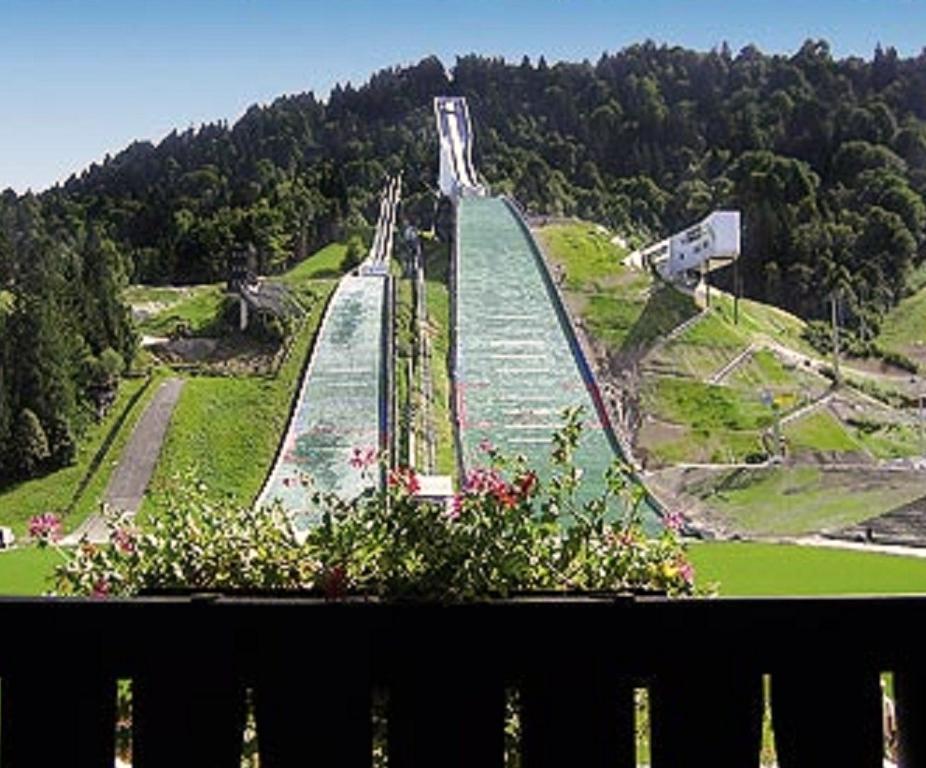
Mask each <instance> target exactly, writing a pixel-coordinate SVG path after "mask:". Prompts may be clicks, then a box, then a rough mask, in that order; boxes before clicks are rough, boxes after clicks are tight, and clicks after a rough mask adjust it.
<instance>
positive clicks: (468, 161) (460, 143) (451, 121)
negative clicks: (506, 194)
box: [434, 96, 486, 201]
mask: <svg viewBox="0 0 926 768" xmlns="http://www.w3.org/2000/svg"><path fill="white" fill-rule="evenodd" d="M434 117H435V119H436V120H437V129H438V133H439V134H440V177H439V183H440V191H441V194H443V195H446V196H447V197H449V198H450V199H451V200H454V201H456V200H457V199H459V198H460V197H470V196H474V195H478V196H482V195H484V194H485V193H486V191H485V187H483V186H482V185H481V184H480V183H479V181H478V178H477V176H476V171H475V170H474V169H473V158H472V136H473V132H472V125H471V123H470V120H469V109H468V108H467V106H466V99H464V98H463V97H462V96H438V97H437V98H436V99H434Z"/></svg>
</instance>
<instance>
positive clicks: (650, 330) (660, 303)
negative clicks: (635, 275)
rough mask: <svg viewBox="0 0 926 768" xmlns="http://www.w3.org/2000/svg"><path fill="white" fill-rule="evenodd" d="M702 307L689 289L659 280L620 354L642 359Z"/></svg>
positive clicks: (624, 356)
mask: <svg viewBox="0 0 926 768" xmlns="http://www.w3.org/2000/svg"><path fill="white" fill-rule="evenodd" d="M699 311H700V310H699V308H698V305H697V304H695V301H694V299H693V298H692V297H691V296H689V295H688V294H687V293H682V292H681V291H678V290H676V289H675V288H673V287H672V286H670V285H665V284H658V283H657V284H656V285H654V286H653V290H652V292H651V293H650V296H649V299H647V301H646V305H645V306H644V307H643V311H642V312H641V313H640V316H639V317H638V318H637V321H636V322H635V323H634V325H633V327H632V328H631V329H630V332H629V333H628V334H627V337H626V338H625V339H624V342H623V344H621V347H620V349H619V350H618V353H617V354H618V357H619V358H620V359H622V360H639V359H640V358H642V357H643V356H644V355H645V354H646V353H647V352H649V350H650V349H652V348H653V346H654V345H655V344H656V343H657V342H658V341H659V340H660V339H662V338H663V337H665V336H666V335H667V334H668V333H669V332H671V331H672V330H673V329H674V328H676V327H677V326H679V325H680V324H681V323H684V322H685V321H686V320H688V319H689V318H691V317H694V316H695V315H696V314H698V312H699Z"/></svg>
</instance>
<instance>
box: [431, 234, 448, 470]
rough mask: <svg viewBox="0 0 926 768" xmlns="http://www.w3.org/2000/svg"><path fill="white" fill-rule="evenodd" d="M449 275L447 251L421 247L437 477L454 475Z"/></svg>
mask: <svg viewBox="0 0 926 768" xmlns="http://www.w3.org/2000/svg"><path fill="white" fill-rule="evenodd" d="M449 271H450V253H449V247H448V246H447V245H444V244H440V243H433V244H430V243H425V280H426V282H427V287H426V293H427V311H428V323H427V325H428V328H429V331H430V333H431V387H432V390H433V393H434V402H433V404H432V408H431V414H432V416H433V419H434V429H435V437H436V440H437V447H436V466H435V468H434V469H435V471H436V472H437V473H438V474H445V475H452V474H454V472H455V471H456V461H455V452H454V441H453V419H452V415H451V411H450V287H449V285H448V274H449Z"/></svg>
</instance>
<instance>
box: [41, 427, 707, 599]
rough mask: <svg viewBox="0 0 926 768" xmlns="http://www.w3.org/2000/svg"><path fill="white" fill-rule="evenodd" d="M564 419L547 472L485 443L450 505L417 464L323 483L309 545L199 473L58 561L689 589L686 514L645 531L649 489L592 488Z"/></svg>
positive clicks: (114, 583) (147, 585)
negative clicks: (154, 513) (425, 488)
mask: <svg viewBox="0 0 926 768" xmlns="http://www.w3.org/2000/svg"><path fill="white" fill-rule="evenodd" d="M564 419H565V420H564V425H563V427H562V428H561V429H560V430H559V431H558V432H557V433H556V434H555V435H554V438H553V450H552V452H551V469H550V471H549V472H548V473H546V477H542V476H541V475H540V474H538V472H537V471H535V470H534V469H533V468H531V467H529V466H528V465H527V463H526V461H525V460H524V459H523V458H522V457H513V458H512V457H508V456H504V455H503V454H502V453H501V452H499V451H497V450H496V449H495V448H493V447H492V446H490V445H484V446H483V453H484V456H485V459H486V466H484V467H479V468H475V469H473V470H472V471H470V472H469V473H468V474H467V476H466V477H465V478H464V481H463V485H462V488H461V490H460V491H459V493H457V494H456V495H455V496H454V497H453V499H452V500H451V501H450V502H449V503H447V504H443V503H438V502H434V501H424V500H421V499H419V498H418V497H417V496H416V494H417V493H418V491H419V490H420V483H419V479H418V477H417V475H416V474H415V472H414V470H412V469H409V468H407V467H400V468H396V469H393V470H391V471H389V472H388V473H387V483H386V487H385V488H383V489H381V490H373V489H372V488H371V490H369V491H368V492H366V493H364V494H362V495H361V496H360V497H358V498H356V499H354V500H351V501H345V500H343V499H339V498H338V497H336V496H334V495H331V494H324V493H320V492H316V493H314V494H313V501H312V503H313V505H314V506H315V508H316V509H318V510H320V512H321V517H320V522H319V524H318V525H316V526H315V527H314V528H312V529H311V530H310V531H309V532H308V535H307V536H306V538H305V540H304V541H302V542H301V543H299V542H297V541H296V539H295V538H294V536H293V535H292V532H291V530H290V527H289V524H288V518H287V516H286V514H285V513H284V511H283V510H282V508H281V507H279V506H278V505H274V506H271V507H269V508H263V509H248V508H244V509H242V508H238V507H237V506H236V505H234V504H233V503H231V502H228V501H226V502H215V501H213V500H210V498H209V497H208V495H207V494H206V493H205V492H204V491H205V489H203V488H202V487H200V486H196V485H193V486H192V487H188V488H186V489H185V490H184V491H183V493H182V495H181V496H180V497H176V498H174V499H173V500H172V503H171V504H169V509H168V511H167V513H166V514H164V515H163V516H161V517H160V518H158V519H157V520H155V521H154V522H153V524H152V526H151V528H150V529H148V530H137V529H135V528H132V527H131V526H127V525H125V524H120V523H119V522H118V521H116V522H115V523H114V524H113V528H112V541H111V546H98V545H93V544H89V543H87V542H84V543H82V544H81V545H80V547H78V549H77V552H76V554H75V555H74V556H73V557H71V558H70V559H69V561H68V562H67V563H65V564H64V565H63V566H61V567H60V568H59V569H58V573H57V576H58V588H59V590H60V591H62V592H65V593H76V594H88V593H89V594H98V595H105V594H134V593H137V592H138V591H139V590H144V589H148V590H164V589H172V588H183V589H191V588H192V589H208V590H234V589H257V590H276V589H312V590H320V591H322V592H323V593H324V594H326V595H328V596H329V597H332V598H336V597H338V596H341V595H344V594H347V593H360V594H366V595H375V596H379V597H383V598H400V599H403V598H404V599H408V598H414V599H424V600H443V601H460V600H474V599H483V598H487V597H496V596H505V595H508V594H511V593H512V592H516V591H517V592H520V591H535V590H543V591H561V592H569V591H610V592H614V591H619V592H626V591H652V590H657V591H660V592H666V593H668V594H670V595H679V594H691V593H693V592H694V589H695V588H694V579H693V570H692V567H691V564H690V562H689V560H688V558H687V556H686V553H685V550H684V547H683V545H682V543H681V541H680V538H679V528H680V527H681V518H680V517H678V516H675V515H666V516H665V518H664V524H663V525H662V527H661V531H659V532H658V533H656V534H655V535H649V534H648V533H647V531H646V529H645V526H644V523H643V518H642V502H643V499H644V492H643V489H642V487H641V486H640V485H639V483H638V482H637V481H636V480H635V479H633V477H632V475H631V473H630V472H629V470H628V468H627V467H626V466H625V465H623V464H621V463H620V462H615V464H614V465H612V466H611V467H610V468H609V469H608V470H607V472H606V475H605V478H604V490H603V491H601V493H599V494H597V495H590V494H588V493H585V492H584V489H583V488H582V473H581V471H580V470H579V469H578V468H577V467H576V466H575V463H574V456H575V451H576V449H577V447H578V445H579V441H580V437H581V431H582V424H581V419H580V411H579V410H578V409H576V410H570V411H568V412H566V413H565V414H564ZM350 464H351V466H352V467H353V468H354V471H358V472H362V473H365V474H366V475H367V477H368V479H369V480H370V481H371V483H370V484H371V486H373V485H375V483H373V482H372V480H373V477H374V475H373V473H374V472H378V471H379V466H378V463H377V461H376V459H375V456H374V455H373V454H372V453H371V452H370V451H369V449H358V450H356V451H354V453H353V455H352V456H351V459H350ZM303 482H309V481H308V480H305V481H303Z"/></svg>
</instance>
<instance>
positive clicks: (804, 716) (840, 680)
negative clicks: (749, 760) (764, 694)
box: [771, 666, 883, 768]
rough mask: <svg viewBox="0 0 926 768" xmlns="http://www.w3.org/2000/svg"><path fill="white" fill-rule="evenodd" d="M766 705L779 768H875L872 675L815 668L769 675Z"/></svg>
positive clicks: (876, 718) (877, 696)
mask: <svg viewBox="0 0 926 768" xmlns="http://www.w3.org/2000/svg"><path fill="white" fill-rule="evenodd" d="M771 701H772V727H773V728H774V731H775V749H776V752H777V754H778V764H779V765H780V766H781V768H804V767H805V766H818V765H820V766H823V765H833V766H840V768H856V767H857V768H876V767H877V768H881V765H882V764H883V758H882V754H883V741H882V732H881V686H880V681H879V675H878V672H877V671H875V670H865V669H859V668H857V667H852V666H846V667H844V668H837V669H834V668H826V667H822V666H821V667H806V668H802V669H790V670H788V671H782V672H775V673H773V674H772V697H771Z"/></svg>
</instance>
